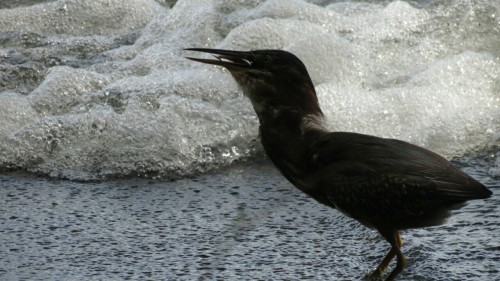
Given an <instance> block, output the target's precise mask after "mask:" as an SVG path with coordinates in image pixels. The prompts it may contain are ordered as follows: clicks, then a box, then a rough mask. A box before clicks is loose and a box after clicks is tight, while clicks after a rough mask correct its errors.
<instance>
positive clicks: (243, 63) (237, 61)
mask: <svg viewBox="0 0 500 281" xmlns="http://www.w3.org/2000/svg"><path fill="white" fill-rule="evenodd" d="M184 50H186V51H195V52H203V53H209V54H212V55H214V57H215V58H217V59H216V60H214V59H199V58H192V57H186V58H187V59H190V60H194V61H198V62H202V63H208V64H215V65H221V66H224V67H227V68H229V69H234V68H249V67H251V66H252V63H253V60H252V54H251V53H250V52H240V51H230V50H221V49H207V48H187V49H184Z"/></svg>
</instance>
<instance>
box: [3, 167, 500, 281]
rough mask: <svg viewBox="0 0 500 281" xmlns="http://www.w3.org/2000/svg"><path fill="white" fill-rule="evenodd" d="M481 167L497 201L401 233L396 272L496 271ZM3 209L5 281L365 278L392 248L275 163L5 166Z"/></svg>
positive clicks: (498, 238) (492, 215)
mask: <svg viewBox="0 0 500 281" xmlns="http://www.w3.org/2000/svg"><path fill="white" fill-rule="evenodd" d="M459 164H460V163H459ZM462 164H463V163H462ZM476 164H477V163H474V165H476ZM466 166H467V165H464V169H466V170H467V169H469V170H470V168H468V167H466ZM486 170H487V167H486V166H485V167H481V166H479V167H478V168H477V169H476V168H475V170H474V173H475V175H474V176H475V177H476V178H478V179H479V180H481V181H483V182H484V183H486V184H487V185H488V186H490V188H491V189H492V190H493V192H494V196H493V197H492V198H490V199H488V200H478V201H473V202H471V203H469V204H468V205H467V206H466V207H464V208H462V209H461V210H458V211H456V212H455V215H454V216H453V217H452V218H451V219H450V220H449V221H448V223H447V224H446V225H444V226H440V227H433V228H426V229H418V230H410V231H406V232H404V233H403V238H404V240H405V244H404V246H403V250H404V253H405V254H406V255H407V257H408V265H407V267H406V269H405V271H404V272H403V274H402V275H401V276H400V278H399V279H398V280H408V281H410V280H413V281H414V280H427V281H429V280H457V281H458V280H460V281H462V280H478V281H479V280H500V271H499V270H500V269H499V267H498V266H499V264H500V209H499V206H500V194H499V187H500V185H499V183H498V181H496V180H493V179H491V178H489V177H488V176H487V175H486ZM469 172H470V171H469ZM0 208H1V212H0V214H1V215H0V237H1V240H2V243H1V244H0V252H1V253H2V254H1V255H0V280H362V276H364V275H365V274H366V273H368V272H369V271H370V270H371V269H373V268H374V267H375V266H376V265H377V262H378V261H379V260H380V259H381V258H382V257H383V255H384V254H385V252H386V251H387V250H388V244H387V243H386V242H385V241H383V240H382V238H380V237H379V235H378V234H377V233H376V232H374V231H372V230H370V229H367V228H365V227H363V226H361V225H359V224H358V223H356V222H354V221H352V220H351V219H349V218H346V217H344V216H343V215H341V214H340V213H338V212H337V211H335V210H333V209H329V208H327V207H325V206H322V205H320V204H317V203H315V202H314V201H312V200H311V199H309V198H308V197H306V196H305V195H303V194H302V193H300V192H299V191H298V190H296V189H295V188H294V187H292V186H291V185H290V184H289V183H288V182H286V180H284V179H283V178H282V177H281V176H280V175H279V173H278V172H277V171H276V170H275V169H274V168H273V167H272V166H271V165H270V164H268V163H260V164H253V165H238V166H235V167H231V168H229V169H226V170H223V171H218V172H215V173H210V174H207V175H203V176H200V177H197V178H193V179H183V180H179V181H173V182H171V181H162V180H140V179H122V180H109V181H104V182H97V183H78V182H71V181H64V180H54V179H47V178H40V177H36V176H31V175H23V174H12V173H10V174H6V173H4V174H3V175H1V176H0Z"/></svg>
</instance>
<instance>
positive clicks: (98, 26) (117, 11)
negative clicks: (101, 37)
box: [0, 0, 159, 36]
mask: <svg viewBox="0 0 500 281" xmlns="http://www.w3.org/2000/svg"><path fill="white" fill-rule="evenodd" d="M158 8H159V5H158V4H156V3H155V2H154V1H148V0H132V1H126V2H123V1H119V0H111V1H110V0H96V1H72V0H63V1H54V2H48V3H43V4H40V5H32V6H22V7H17V8H12V9H1V10H0V30H1V31H2V32H44V33H53V34H68V35H77V36H85V35H96V34H111V33H117V32H120V31H126V30H130V29H135V28H139V27H142V26H144V25H145V24H147V23H148V22H149V21H150V20H151V18H152V17H153V15H154V13H155V10H157V9H158Z"/></svg>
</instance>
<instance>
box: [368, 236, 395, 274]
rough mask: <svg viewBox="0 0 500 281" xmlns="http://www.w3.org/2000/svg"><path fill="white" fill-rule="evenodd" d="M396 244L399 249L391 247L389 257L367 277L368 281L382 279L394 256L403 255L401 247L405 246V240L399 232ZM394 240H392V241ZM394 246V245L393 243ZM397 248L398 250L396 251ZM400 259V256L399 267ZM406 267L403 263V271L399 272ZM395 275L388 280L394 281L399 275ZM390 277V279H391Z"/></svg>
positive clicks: (386, 256)
mask: <svg viewBox="0 0 500 281" xmlns="http://www.w3.org/2000/svg"><path fill="white" fill-rule="evenodd" d="M394 238H396V239H395V243H396V244H397V247H394V246H392V247H391V250H390V251H389V252H388V253H387V255H385V257H384V259H383V260H382V262H381V263H380V264H379V266H378V267H377V268H376V269H375V270H374V271H373V272H371V273H370V274H368V275H367V278H368V279H378V278H380V276H382V273H383V272H384V271H385V270H386V269H387V267H388V266H389V263H390V262H391V260H392V259H393V258H394V256H397V255H398V253H397V252H398V251H399V252H400V253H401V251H400V250H399V248H401V246H403V239H401V236H400V235H399V232H396V235H395V237H394ZM391 240H392V239H391ZM391 244H392V243H391ZM396 248H397V250H396ZM401 256H402V254H401ZM402 257H403V259H404V256H402ZM399 260H400V258H399V256H398V265H399V264H400V262H399ZM403 267H404V261H403V265H402V267H401V270H400V271H399V272H401V271H402V270H403V269H402V268H403ZM397 268H398V266H396V269H397ZM394 271H395V270H393V271H392V272H391V275H392V274H393V273H394ZM399 272H397V273H395V274H394V276H393V277H392V279H387V280H394V277H395V276H396V275H397V274H398V273H399ZM391 275H389V277H391ZM389 277H388V278H389Z"/></svg>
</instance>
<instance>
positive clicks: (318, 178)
mask: <svg viewBox="0 0 500 281" xmlns="http://www.w3.org/2000/svg"><path fill="white" fill-rule="evenodd" d="M187 50H191V51H198V52H205V53H211V54H214V55H215V57H216V58H217V59H216V60H213V59H199V58H189V59H192V60H195V61H199V62H203V63H209V64H215V65H221V66H224V67H226V68H227V69H228V70H229V72H230V73H231V74H232V76H233V77H234V78H235V79H236V81H237V82H238V83H239V85H240V86H241V88H242V89H243V92H244V94H245V95H246V96H247V97H248V98H249V99H250V100H251V102H252V105H253V107H254V109H255V112H256V113H257V115H258V117H259V121H260V136H261V139H262V144H263V147H264V149H265V151H266V153H267V155H268V156H269V158H271V160H272V162H273V163H274V164H275V165H276V167H277V168H278V169H279V170H280V171H281V173H282V174H283V175H284V176H285V177H286V178H287V179H288V180H289V181H290V182H291V183H292V184H293V185H295V186H296V187H297V188H299V189H300V190H302V191H303V192H305V193H306V194H308V195H310V196H311V197H312V198H314V199H316V200H317V201H319V202H320V203H322V204H325V205H327V206H330V207H332V208H336V209H338V210H339V211H341V212H342V213H344V214H346V215H347V216H349V217H352V218H354V219H356V220H358V221H359V222H361V223H362V224H364V225H365V226H367V227H370V228H374V229H376V230H378V231H379V232H380V234H381V235H382V236H383V237H384V238H385V239H386V240H387V241H388V242H389V243H390V244H391V250H390V251H389V253H388V254H387V255H386V257H385V258H384V259H383V261H382V263H381V264H380V265H379V266H378V267H377V269H376V270H375V271H374V272H373V273H372V274H371V277H375V278H377V277H379V276H380V275H381V274H382V272H383V271H384V270H385V269H386V268H387V266H388V264H389V262H390V261H391V259H392V258H393V257H394V256H396V257H397V265H396V268H395V269H394V270H393V271H392V272H391V273H390V274H389V275H388V277H387V278H386V280H394V279H395V277H396V276H397V275H398V274H399V273H400V272H401V271H402V270H403V267H404V264H405V257H404V256H403V254H402V253H401V250H400V248H401V245H402V240H401V238H400V236H399V230H403V229H408V228H418V227H426V226H433V225H439V224H442V223H443V222H444V220H445V219H446V218H447V217H448V216H449V215H450V210H452V209H455V208H459V207H461V206H462V205H463V203H464V202H465V201H467V200H472V199H483V198H488V197H489V196H490V195H491V191H490V190H488V189H487V188H486V187H485V186H484V185H482V184H481V183H479V182H477V181H476V180H474V179H473V178H471V177H470V176H468V175H467V174H465V173H463V172H462V171H460V170H458V169H457V168H455V167H454V166H453V165H452V164H450V162H448V161H447V160H446V159H444V158H443V157H441V156H439V155H437V154H435V153H433V152H431V151H429V150H426V149H424V148H421V147H418V146H416V145H413V144H410V143H407V142H403V141H399V140H394V139H385V138H379V137H375V136H369V135H362V134H356V133H346V132H329V131H327V130H326V129H325V128H324V127H323V125H322V119H323V113H322V111H321V109H320V107H319V103H318V99H317V97H316V92H315V90H314V86H313V83H312V81H311V79H310V77H309V74H308V73H307V70H306V67H305V66H304V64H303V63H302V62H301V61H300V60H299V59H298V58H297V57H296V56H295V55H293V54H291V53H288V52H285V51H280V50H257V51H251V52H239V51H229V50H217V49H199V48H196V49H187Z"/></svg>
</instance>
